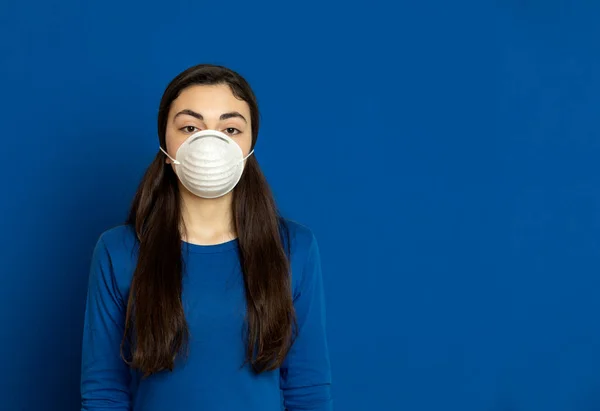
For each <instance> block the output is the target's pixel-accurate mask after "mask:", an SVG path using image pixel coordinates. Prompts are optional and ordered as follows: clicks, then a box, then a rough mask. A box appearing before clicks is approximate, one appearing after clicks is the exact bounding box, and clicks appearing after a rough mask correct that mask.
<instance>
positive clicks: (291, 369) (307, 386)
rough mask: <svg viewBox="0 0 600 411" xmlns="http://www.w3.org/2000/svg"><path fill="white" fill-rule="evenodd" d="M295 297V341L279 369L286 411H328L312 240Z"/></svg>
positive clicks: (327, 379) (322, 318)
mask: <svg viewBox="0 0 600 411" xmlns="http://www.w3.org/2000/svg"><path fill="white" fill-rule="evenodd" d="M297 288H298V289H297V290H296V292H295V295H294V307H295V309H296V316H297V320H298V337H297V338H296V341H295V342H294V344H293V346H292V348H291V350H290V352H289V353H288V355H287V357H286V360H285V362H284V364H283V366H282V367H281V380H280V381H281V389H282V391H283V398H284V405H285V408H286V409H287V410H288V411H300V410H302V411H309V410H310V411H330V410H332V399H331V392H330V386H331V371H330V365H329V351H328V348H327V339H326V335H325V301H324V294H323V281H322V277H321V260H320V257H319V248H318V245H317V242H316V240H315V238H314V236H313V237H312V240H311V243H310V245H309V249H308V256H307V260H306V264H305V266H304V270H303V272H302V278H301V279H300V282H299V283H298V287H297Z"/></svg>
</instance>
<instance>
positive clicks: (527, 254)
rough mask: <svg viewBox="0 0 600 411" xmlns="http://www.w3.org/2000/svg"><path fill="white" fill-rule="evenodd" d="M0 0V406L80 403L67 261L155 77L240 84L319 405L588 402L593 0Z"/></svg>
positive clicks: (598, 357)
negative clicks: (296, 256)
mask: <svg viewBox="0 0 600 411" xmlns="http://www.w3.org/2000/svg"><path fill="white" fill-rule="evenodd" d="M217 3H219V2H192V1H179V0H172V1H169V2H158V1H156V2H139V3H137V4H135V3H133V2H124V1H120V2H116V1H112V0H111V1H104V2H91V1H88V2H85V1H76V0H63V1H60V2H55V3H54V2H43V1H39V0H33V1H29V2H18V1H16V0H8V1H6V0H5V1H3V2H2V6H1V7H0V38H1V39H2V40H0V47H1V48H0V90H1V99H0V105H1V106H0V120H1V123H0V124H1V127H2V145H1V146H0V147H1V149H2V161H1V162H0V172H1V175H2V191H1V197H0V219H1V220H0V221H1V227H2V229H1V230H0V267H1V268H0V270H1V272H0V281H1V282H0V318H1V319H2V325H1V327H0V331H1V333H2V334H1V335H0V337H1V338H0V353H1V355H2V367H1V372H2V375H1V376H0V404H1V405H0V408H1V409H2V410H5V409H6V410H11V411H12V410H32V411H33V410H42V409H43V410H48V411H55V410H56V411H58V410H61V411H66V410H77V409H78V407H79V366H80V341H81V332H82V321H83V309H84V302H85V290H86V284H87V275H88V267H89V262H90V257H91V252H92V247H93V245H94V244H95V242H96V240H97V238H98V236H99V235H100V233H101V232H102V231H104V230H105V229H107V228H109V227H112V226H114V225H117V224H119V223H121V222H122V221H123V220H124V218H125V215H126V211H127V208H128V206H129V203H130V201H131V199H132V196H133V194H134V191H135V188H136V185H137V183H138V181H139V179H140V177H141V175H142V173H143V171H144V169H145V168H146V166H147V165H148V164H149V163H150V161H151V159H152V158H153V156H154V155H155V153H156V150H157V137H156V129H155V123H156V115H157V109H158V102H159V99H160V97H161V94H162V92H163V90H164V87H165V86H166V85H167V83H168V82H169V81H170V80H171V78H173V77H174V76H175V75H176V74H177V73H179V72H180V71H181V70H183V69H185V68H187V67H188V66H190V65H193V64H197V63H201V62H209V63H217V64H225V65H227V66H229V67H231V68H233V69H235V70H237V71H239V72H240V73H241V74H242V75H244V76H245V77H246V78H247V79H248V80H249V81H250V83H251V84H252V85H253V87H254V89H255V91H256V93H257V95H258V98H259V102H260V104H261V109H262V119H263V126H262V129H261V132H260V138H259V144H258V147H257V153H256V155H257V158H258V159H259V161H260V162H261V164H262V166H263V169H264V171H265V173H266V175H267V177H268V179H269V181H270V183H271V184H272V187H273V189H274V191H275V193H276V196H277V200H278V202H279V204H280V206H281V208H282V210H283V212H284V213H285V214H286V215H287V216H289V217H291V218H293V219H295V220H298V221H301V222H303V223H305V224H306V225H309V226H310V227H311V228H312V229H313V230H314V232H315V233H316V235H317V237H318V238H319V241H320V246H321V253H322V259H323V267H324V275H325V284H326V293H327V298H328V319H329V340H330V348H331V356H332V363H333V373H334V379H335V385H334V395H335V398H336V400H335V401H336V410H338V411H355V410H356V411H359V410H365V411H370V410H394V411H395V410H398V411H400V410H411V411H421V410H422V411H430V410H431V411H433V410H436V411H437V410H461V411H471V410H473V411H482V410H485V411H525V410H527V411H528V410H543V411H554V410H569V411H591V410H598V409H600V327H599V325H598V313H599V310H600V299H598V291H599V289H600V277H599V275H598V274H599V268H600V264H599V255H600V253H599V247H600V241H599V239H598V233H599V229H600V212H599V206H600V203H599V200H600V195H599V190H598V187H599V183H600V181H599V180H600V179H599V173H598V172H599V171H600V170H599V167H598V161H597V159H598V156H599V155H600V143H599V137H600V122H599V121H598V110H599V108H600V46H599V44H600V43H599V42H598V38H599V36H600V25H598V19H599V17H600V3H598V2H591V1H588V2H585V1H582V2H567V1H550V0H545V1H542V0H538V1H534V0H530V1H524V0H523V1H516V0H513V1H502V2H481V1H472V2H466V1H463V2H446V1H442V0H437V1H433V0H428V1H419V2H408V1H403V2H395V3H396V4H395V5H393V6H392V5H391V3H394V2H389V3H390V4H385V3H384V2H378V1H369V2H357V3H352V2H339V3H338V4H333V3H327V2H310V1H309V2H296V3H286V2H279V3H272V4H268V5H267V4H261V3H260V2H243V3H240V4H236V3H232V2H225V3H222V4H220V5H218V4H217Z"/></svg>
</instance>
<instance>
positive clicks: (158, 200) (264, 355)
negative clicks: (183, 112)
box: [121, 65, 296, 376]
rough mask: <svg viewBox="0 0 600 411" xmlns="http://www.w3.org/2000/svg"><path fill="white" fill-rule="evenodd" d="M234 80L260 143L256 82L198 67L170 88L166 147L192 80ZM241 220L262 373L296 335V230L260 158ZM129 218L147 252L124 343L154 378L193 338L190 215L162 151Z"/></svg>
mask: <svg viewBox="0 0 600 411" xmlns="http://www.w3.org/2000/svg"><path fill="white" fill-rule="evenodd" d="M215 84H226V85H228V86H229V87H230V88H231V91H232V93H233V94H234V95H235V96H236V97H237V98H239V99H241V100H243V101H245V102H247V103H248V105H249V107H250V113H251V124H252V147H253V148H254V146H255V144H256V140H257V137H258V126H259V111H258V104H257V101H256V97H255V95H254V93H253V91H252V89H251V88H250V86H249V84H248V83H247V82H246V80H244V78H242V77H241V76H240V75H239V74H237V73H236V72H234V71H232V70H230V69H227V68H225V67H222V66H214V65H198V66H194V67H191V68H189V69H187V70H186V71H184V72H183V73H181V74H179V75H178V76H177V77H175V79H173V80H172V81H171V83H170V84H169V85H168V86H167V88H166V90H165V92H164V94H163V97H162V99H161V102H160V108H159V113H158V136H159V140H160V145H161V147H166V142H165V138H166V137H165V135H166V126H167V118H168V114H169V110H170V107H171V104H172V102H173V100H175V99H176V98H177V97H178V96H179V94H180V93H181V91H182V90H184V89H186V88H187V87H189V86H192V85H215ZM233 219H234V221H233V223H234V227H235V230H236V233H237V236H238V244H239V247H238V255H239V259H240V263H241V267H242V272H243V277H244V287H245V296H246V306H247V314H246V326H247V327H246V337H247V348H246V362H247V363H249V364H251V366H252V368H253V369H254V371H256V372H257V373H260V372H263V371H268V370H273V369H275V368H277V367H279V366H281V364H282V362H283V360H284V358H285V356H286V354H287V352H288V350H289V347H290V344H291V342H292V340H293V337H294V335H295V331H296V327H295V321H296V320H295V313H294V306H293V302H292V295H291V285H290V272H289V271H290V267H289V249H287V253H286V248H284V245H287V246H289V238H287V237H288V236H289V234H288V232H287V227H286V225H285V223H284V220H283V219H282V218H281V217H280V216H279V214H278V212H277V209H276V205H275V201H274V199H273V195H272V193H271V190H270V188H269V186H268V184H267V182H266V180H265V177H264V176H263V174H262V172H261V171H260V168H259V165H258V162H257V160H256V157H255V156H251V157H249V158H248V160H247V162H246V166H245V168H244V173H243V175H242V177H241V179H240V181H239V183H238V184H237V186H236V187H235V189H234V191H233ZM127 223H128V224H130V225H131V226H132V227H134V229H135V231H136V233H137V237H138V241H139V254H138V261H137V266H136V268H135V272H134V274H133V279H132V282H131V289H130V294H129V300H128V303H127V314H126V319H125V333H124V335H123V341H122V343H121V351H122V353H125V352H126V351H127V352H128V354H127V355H125V354H123V356H124V358H125V360H126V361H127V362H128V364H129V365H130V366H131V367H133V368H135V369H138V370H139V371H141V372H143V373H144V375H146V376H148V375H151V374H153V373H156V372H159V371H162V370H166V369H168V370H172V369H173V368H174V364H175V358H176V357H177V356H178V355H180V354H185V352H186V347H187V342H188V339H189V332H188V326H187V322H186V319H185V315H184V310H183V304H182V301H181V291H182V278H183V271H184V266H183V259H182V257H183V256H182V248H181V245H182V240H181V239H182V233H181V227H182V216H181V199H180V193H179V188H178V184H177V176H176V175H175V173H174V171H173V169H172V168H171V167H170V166H169V165H167V164H165V160H164V156H163V155H162V153H160V152H159V153H158V154H157V156H156V158H155V159H154V161H153V162H152V163H151V164H150V166H149V167H148V169H147V171H146V173H145V175H144V177H143V179H142V181H141V183H140V186H139V188H138V191H137V193H136V194H135V198H134V200H133V204H132V206H131V210H130V213H129V217H128V220H127Z"/></svg>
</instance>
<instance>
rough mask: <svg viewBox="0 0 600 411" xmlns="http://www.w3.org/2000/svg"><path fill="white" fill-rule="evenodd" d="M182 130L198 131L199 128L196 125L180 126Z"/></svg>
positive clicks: (186, 131) (185, 131)
mask: <svg viewBox="0 0 600 411" xmlns="http://www.w3.org/2000/svg"><path fill="white" fill-rule="evenodd" d="M180 130H181V131H183V132H184V133H195V132H196V131H198V128H197V127H194V126H185V127H182V128H180Z"/></svg>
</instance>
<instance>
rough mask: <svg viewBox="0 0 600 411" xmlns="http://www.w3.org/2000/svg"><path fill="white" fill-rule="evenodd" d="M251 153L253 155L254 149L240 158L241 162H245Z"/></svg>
mask: <svg viewBox="0 0 600 411" xmlns="http://www.w3.org/2000/svg"><path fill="white" fill-rule="evenodd" d="M252 153H254V149H252V151H250V152H249V153H248V155H247V156H246V157H244V158H242V161H246V159H247V158H248V157H250V156H251V155H252Z"/></svg>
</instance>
